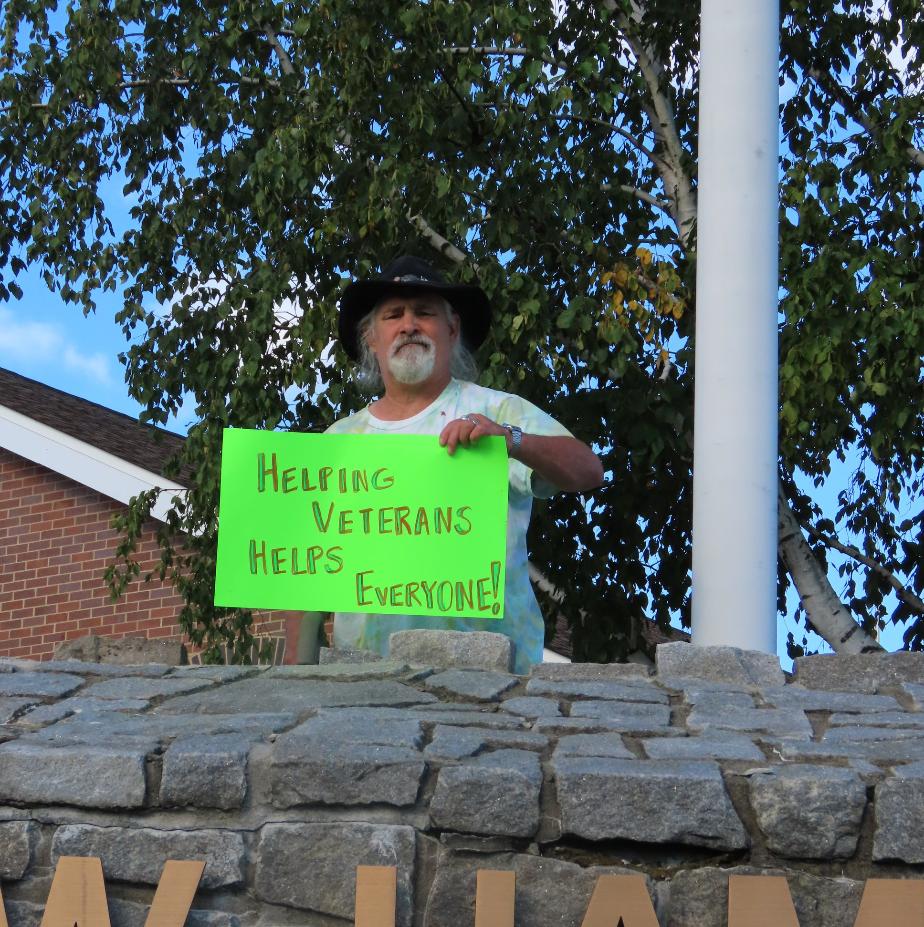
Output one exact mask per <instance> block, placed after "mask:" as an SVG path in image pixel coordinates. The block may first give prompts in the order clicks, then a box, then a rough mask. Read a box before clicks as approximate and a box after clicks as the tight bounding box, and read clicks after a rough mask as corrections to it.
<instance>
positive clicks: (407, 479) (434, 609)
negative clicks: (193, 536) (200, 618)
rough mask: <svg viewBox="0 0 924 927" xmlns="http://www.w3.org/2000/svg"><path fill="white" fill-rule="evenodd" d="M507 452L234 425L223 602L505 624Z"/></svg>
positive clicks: (222, 527) (222, 529) (225, 477)
mask: <svg viewBox="0 0 924 927" xmlns="http://www.w3.org/2000/svg"><path fill="white" fill-rule="evenodd" d="M507 484H508V477H507V449H506V442H505V441H504V439H503V438H500V437H493V436H492V437H488V438H482V439H481V440H480V441H479V442H478V444H477V445H475V446H474V447H467V448H466V447H460V448H459V449H458V450H457V451H456V453H455V455H454V456H452V457H450V456H449V454H448V453H447V451H446V449H445V448H443V447H440V445H439V442H438V440H437V438H436V436H435V435H315V434H296V433H291V432H289V433H283V432H275V431H251V430H246V429H226V430H225V433H224V441H223V448H222V461H221V496H220V502H219V515H218V525H219V531H218V562H217V567H216V576H215V604H216V605H227V606H236V607H239V608H270V609H304V610H310V611H341V612H373V613H374V612H379V613H383V614H414V615H447V616H453V617H467V618H500V617H502V615H503V610H504V567H505V558H506V538H507Z"/></svg>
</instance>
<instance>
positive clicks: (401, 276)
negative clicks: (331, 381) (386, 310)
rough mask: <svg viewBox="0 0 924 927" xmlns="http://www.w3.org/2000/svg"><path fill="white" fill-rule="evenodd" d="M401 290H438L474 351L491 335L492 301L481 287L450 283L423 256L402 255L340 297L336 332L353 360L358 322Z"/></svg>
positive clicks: (349, 287) (353, 285) (418, 291)
mask: <svg viewBox="0 0 924 927" xmlns="http://www.w3.org/2000/svg"><path fill="white" fill-rule="evenodd" d="M402 293H407V294H415V293H437V294H438V295H440V296H442V297H443V298H444V299H445V300H446V301H447V302H448V303H449V305H450V306H452V308H453V310H454V311H455V312H456V313H457V314H458V316H459V320H460V323H461V326H462V340H463V341H464V342H465V345H466V347H468V348H469V349H470V350H472V351H474V350H475V349H476V348H477V347H479V346H480V345H481V344H482V342H483V341H484V340H485V338H487V336H488V329H489V327H490V325H491V304H490V303H489V302H488V297H487V296H486V295H485V293H484V290H482V289H481V287H480V286H474V285H471V284H461V283H447V282H446V279H445V278H444V277H443V275H442V274H441V273H440V272H439V271H438V270H436V269H435V268H434V267H431V265H430V264H428V263H427V262H426V261H424V260H423V259H422V258H418V257H413V256H412V255H402V256H401V257H398V258H395V259H394V260H393V261H392V262H391V263H389V264H387V265H386V266H385V267H383V268H382V272H381V273H380V274H379V276H377V277H371V278H370V279H368V280H355V281H354V282H353V283H351V284H350V285H349V286H348V287H347V288H346V289H345V290H344V291H343V296H341V297H340V318H339V321H338V323H337V331H338V334H339V336H340V343H341V344H342V345H343V348H344V350H345V351H346V352H347V354H348V355H349V356H350V357H351V358H353V360H358V359H359V343H358V340H357V337H356V336H357V330H358V328H359V323H360V322H361V321H362V320H363V319H364V318H365V317H366V316H367V315H368V314H369V313H370V312H372V310H373V309H374V308H375V306H376V304H378V303H379V302H381V300H383V299H384V298H385V297H386V296H398V295H401V294H402Z"/></svg>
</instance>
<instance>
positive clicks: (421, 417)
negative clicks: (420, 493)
mask: <svg viewBox="0 0 924 927" xmlns="http://www.w3.org/2000/svg"><path fill="white" fill-rule="evenodd" d="M469 413H475V414H478V415H485V416H487V417H488V418H489V419H491V420H492V421H495V422H498V423H504V422H505V423H508V424H510V425H519V426H520V428H522V429H523V431H524V432H525V433H527V434H536V435H565V436H567V435H570V432H569V431H568V430H567V429H566V428H564V427H563V426H561V425H559V424H558V422H556V421H555V419H553V418H552V417H551V416H549V415H547V414H546V413H545V412H543V411H542V410H541V409H538V408H536V406H534V405H532V403H529V402H527V401H526V400H525V399H520V397H519V396H513V395H511V394H509V393H502V392H499V391H497V390H493V389H487V388H486V387H483V386H478V385H477V384H475V383H469V382H467V381H464V380H451V381H450V383H449V385H448V386H447V387H446V389H445V390H443V392H442V393H441V394H440V396H439V397H438V398H437V399H435V400H434V401H433V402H432V403H431V404H430V405H429V406H427V408H426V409H423V410H422V411H420V412H418V413H417V414H416V415H413V416H411V418H406V419H401V420H400V421H396V422H388V421H384V420H383V419H379V418H376V417H375V416H374V415H373V414H372V413H371V412H370V411H369V408H368V407H367V408H365V409H362V410H361V411H360V412H357V413H356V414H355V415H351V416H349V417H348V418H344V419H341V420H340V421H339V422H335V423H334V424H333V425H331V427H330V428H329V429H328V433H330V434H432V435H439V434H440V432H441V431H442V430H443V429H444V428H445V427H446V425H447V424H448V423H449V422H451V421H452V420H453V419H456V418H461V416H463V415H466V414H469ZM434 440H436V439H435V438H434ZM463 451H464V448H463ZM509 474H510V485H509V492H508V496H507V500H508V501H507V504H508V511H507V570H506V583H505V587H504V616H503V618H501V619H500V620H497V619H478V618H447V617H445V616H429V615H371V614H365V613H363V614H360V613H355V612H338V613H337V614H336V615H335V616H334V646H335V647H343V648H347V649H360V650H374V651H376V652H377V653H380V654H382V655H383V656H387V655H388V637H389V635H390V634H393V633H394V632H395V631H404V630H408V629H410V628H426V629H430V630H434V629H436V630H446V631H494V632H499V633H501V634H506V635H507V636H508V637H509V638H511V640H512V641H513V643H514V670H515V672H517V673H526V672H528V671H529V667H530V666H531V665H532V664H533V663H541V662H542V648H543V642H544V638H545V627H544V624H543V621H542V613H541V612H540V611H539V606H538V604H537V603H536V597H535V596H534V595H533V590H532V587H531V586H530V582H529V574H528V572H527V560H526V529H527V528H528V527H529V516H530V511H531V509H532V500H533V496H536V497H538V498H546V499H547V498H549V497H550V496H552V495H553V494H554V493H555V492H556V489H555V487H554V486H552V485H551V484H549V483H547V482H545V481H544V480H542V479H541V478H539V477H538V476H536V475H535V474H534V473H533V471H532V470H530V469H529V467H527V466H525V465H524V464H522V463H520V462H519V461H518V460H512V459H511V460H510V463H509Z"/></svg>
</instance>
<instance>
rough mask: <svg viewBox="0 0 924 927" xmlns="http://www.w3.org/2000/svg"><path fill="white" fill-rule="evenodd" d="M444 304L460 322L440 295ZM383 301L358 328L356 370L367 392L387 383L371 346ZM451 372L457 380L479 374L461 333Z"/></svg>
mask: <svg viewBox="0 0 924 927" xmlns="http://www.w3.org/2000/svg"><path fill="white" fill-rule="evenodd" d="M438 298H439V300H440V302H441V303H442V305H443V310H444V311H445V313H446V317H447V318H448V319H449V320H450V321H452V319H453V317H455V319H456V321H457V322H458V319H459V314H458V313H457V312H456V311H455V309H453V308H452V306H450V305H449V303H448V302H447V301H446V300H445V299H443V298H442V297H438ZM380 305H381V303H377V304H376V305H375V306H374V307H373V309H372V311H371V312H370V313H369V314H368V315H366V316H363V318H362V320H361V321H360V323H359V326H358V328H357V330H356V340H357V341H358V342H359V364H358V366H357V370H356V378H357V380H359V383H360V385H361V386H362V387H363V389H365V390H366V391H367V392H370V393H375V392H378V391H379V390H380V389H382V387H383V386H384V385H385V384H384V382H383V380H382V372H381V371H380V370H379V362H378V360H377V359H376V356H375V354H373V353H372V348H370V347H369V333H370V332H371V331H372V325H373V323H374V321H375V313H376V310H377V309H378V308H379V306H380ZM449 372H450V373H451V374H452V376H454V377H455V378H456V379H457V380H474V379H475V378H476V377H477V376H478V365H477V364H476V363H475V358H474V357H473V356H472V352H471V351H469V349H468V348H467V347H466V346H465V344H464V343H463V342H462V337H461V335H460V336H459V337H458V338H457V339H456V343H455V344H454V345H453V348H452V357H451V358H450V360H449Z"/></svg>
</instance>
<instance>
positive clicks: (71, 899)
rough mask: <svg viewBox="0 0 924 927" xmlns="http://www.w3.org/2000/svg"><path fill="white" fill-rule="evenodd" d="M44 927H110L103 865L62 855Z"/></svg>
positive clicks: (43, 919) (95, 861)
mask: <svg viewBox="0 0 924 927" xmlns="http://www.w3.org/2000/svg"><path fill="white" fill-rule="evenodd" d="M42 927H109V907H108V906H107V904H106V886H105V885H103V864H102V863H101V862H100V861H99V860H98V859H95V858H89V857H83V856H62V857H61V858H60V859H59V860H58V867H57V869H56V870H55V877H54V879H53V880H52V883H51V891H50V892H49V893H48V901H47V903H46V904H45V914H44V916H43V917H42Z"/></svg>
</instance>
